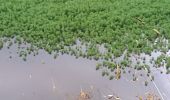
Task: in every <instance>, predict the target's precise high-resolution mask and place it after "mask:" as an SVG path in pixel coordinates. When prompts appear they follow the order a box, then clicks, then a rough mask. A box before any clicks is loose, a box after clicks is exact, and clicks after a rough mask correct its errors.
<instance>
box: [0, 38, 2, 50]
mask: <svg viewBox="0 0 170 100" xmlns="http://www.w3.org/2000/svg"><path fill="white" fill-rule="evenodd" d="M2 48H3V42H2V41H1V40H0V49H2Z"/></svg>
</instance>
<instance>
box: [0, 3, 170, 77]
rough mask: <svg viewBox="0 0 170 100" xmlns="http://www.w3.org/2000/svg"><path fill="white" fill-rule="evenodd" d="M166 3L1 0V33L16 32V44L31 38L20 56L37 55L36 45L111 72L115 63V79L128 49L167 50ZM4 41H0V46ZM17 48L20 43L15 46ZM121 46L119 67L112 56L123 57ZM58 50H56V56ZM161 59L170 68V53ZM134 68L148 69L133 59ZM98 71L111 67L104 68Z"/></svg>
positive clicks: (125, 63) (137, 51)
mask: <svg viewBox="0 0 170 100" xmlns="http://www.w3.org/2000/svg"><path fill="white" fill-rule="evenodd" d="M120 4H121V5H120ZM44 5H45V6H44ZM169 6H170V1H168V0H164V1H158V0H156V1H153V0H137V1H135V0H114V1H113V0H93V1H92V0H38V1H37V0H1V3H0V19H1V21H0V24H1V25H0V38H1V37H7V38H15V41H14V42H15V43H17V44H19V45H21V44H22V43H26V42H27V43H30V44H31V47H30V48H28V49H27V52H25V51H21V52H19V55H20V57H22V58H23V60H26V56H27V54H31V53H33V55H34V56H35V55H37V54H38V52H36V50H37V49H43V50H45V51H47V52H48V53H49V54H52V53H53V52H57V54H58V53H61V54H62V55H63V54H70V55H73V56H75V57H76V58H79V57H83V58H88V59H94V60H102V61H103V62H102V64H100V65H96V70H99V69H100V68H101V67H106V68H107V70H109V71H111V72H113V71H114V70H115V69H116V72H117V73H116V78H117V79H119V78H120V74H121V69H120V68H122V69H123V68H125V67H128V66H131V62H130V61H129V59H128V58H129V57H130V54H137V55H139V54H141V53H145V54H147V55H151V52H152V51H153V50H154V49H155V50H159V51H162V52H164V53H166V52H167V51H168V48H170V45H169V44H168V43H167V42H166V40H170V34H169V33H170V28H169V27H170V24H169V23H170V20H169V17H170V14H169V9H167V7H169ZM160 8H161V9H160ZM77 40H79V41H80V42H81V45H84V46H85V52H82V51H83V50H82V47H81V46H80V47H79V46H76V45H77V44H76V43H77ZM10 45H12V43H10V44H9V46H10ZM101 45H104V47H105V49H106V52H105V53H104V54H102V53H101V52H100V50H99V46H101ZM73 46H76V47H75V48H72V47H73ZM2 47H3V42H2V41H0V49H1V48H2ZM35 47H36V48H35ZM19 49H22V48H20V46H19ZM34 51H35V52H34ZM125 51H126V54H125V56H126V58H124V59H123V60H122V61H121V62H120V63H119V64H120V67H118V66H116V63H115V62H114V58H118V57H121V56H122V55H123V54H124V53H125ZM57 54H54V58H55V59H56V58H57V56H58V55H57ZM136 59H138V58H136ZM145 59H146V58H143V59H142V60H143V63H146V61H145ZM164 60H166V62H167V64H166V68H167V69H169V68H170V60H169V58H165V57H164V56H160V57H158V58H157V59H156V61H155V63H156V65H158V66H162V62H163V61H164ZM116 67H117V68H116ZM132 67H134V66H132ZM135 68H136V69H137V70H141V69H147V72H148V73H150V69H149V67H148V66H147V65H145V64H142V61H137V65H136V66H135ZM101 69H102V68H101ZM129 73H130V71H129ZM102 75H103V76H105V75H109V73H108V72H106V71H104V72H102Z"/></svg>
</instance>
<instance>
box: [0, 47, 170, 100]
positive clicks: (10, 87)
mask: <svg viewBox="0 0 170 100" xmlns="http://www.w3.org/2000/svg"><path fill="white" fill-rule="evenodd" d="M10 56H11V57H12V58H10ZM96 63H97V62H96V61H94V60H87V59H85V58H79V59H76V58H75V57H73V56H70V55H60V56H58V57H57V59H54V58H53V56H51V55H49V54H48V53H47V52H45V51H43V50H39V55H37V56H33V55H28V57H27V61H23V60H22V59H21V58H20V57H19V55H18V54H17V47H16V46H15V45H13V46H11V48H10V49H7V48H6V47H4V48H3V49H2V50H0V100H78V96H79V94H80V91H81V90H83V91H88V93H89V94H90V95H91V100H108V99H107V95H114V96H118V97H120V99H121V100H139V99H138V96H146V95H147V94H148V93H151V94H155V95H157V96H158V97H159V98H161V100H169V99H170V76H169V75H166V74H160V72H159V71H158V70H155V71H154V73H153V75H154V76H155V79H154V81H152V82H151V81H149V84H148V86H145V85H144V81H145V80H149V79H148V78H147V76H146V75H145V74H146V73H144V72H143V71H138V72H134V70H133V69H130V68H128V69H127V70H126V71H128V70H131V73H128V72H126V73H125V74H122V77H121V79H120V80H115V79H114V80H109V79H108V77H106V76H105V77H102V75H101V71H96V70H95V68H96V67H95V66H96ZM153 70H154V69H153ZM133 73H135V74H136V75H138V76H140V73H143V74H144V75H143V76H142V77H138V78H137V81H135V82H134V81H133V80H132V74H133ZM113 100H114V99H113Z"/></svg>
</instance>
